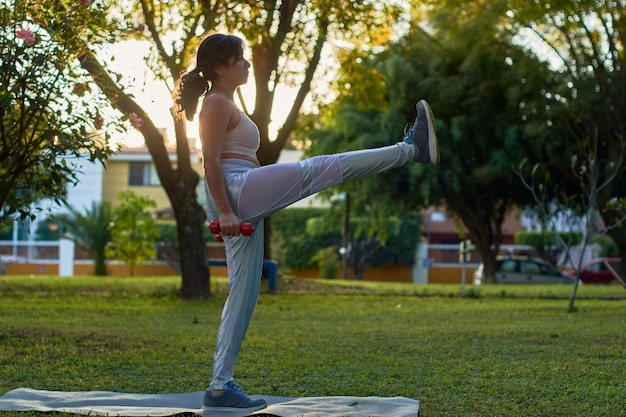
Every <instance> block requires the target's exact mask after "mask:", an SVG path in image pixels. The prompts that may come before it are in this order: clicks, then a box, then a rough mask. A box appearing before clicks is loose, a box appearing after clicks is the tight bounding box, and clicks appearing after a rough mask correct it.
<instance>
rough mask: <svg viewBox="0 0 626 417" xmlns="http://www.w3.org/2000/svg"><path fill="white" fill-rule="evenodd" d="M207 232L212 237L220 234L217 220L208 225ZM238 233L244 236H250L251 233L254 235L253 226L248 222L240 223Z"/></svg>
mask: <svg viewBox="0 0 626 417" xmlns="http://www.w3.org/2000/svg"><path fill="white" fill-rule="evenodd" d="M209 230H210V231H211V233H213V234H214V235H218V234H219V233H220V223H219V222H218V221H217V220H211V222H210V223H209ZM239 231H240V232H241V234H242V235H244V236H252V233H254V225H253V224H252V223H249V222H244V223H241V225H240V226H239Z"/></svg>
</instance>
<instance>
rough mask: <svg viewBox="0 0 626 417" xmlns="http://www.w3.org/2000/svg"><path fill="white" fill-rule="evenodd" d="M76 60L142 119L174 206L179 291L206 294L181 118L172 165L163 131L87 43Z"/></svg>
mask: <svg viewBox="0 0 626 417" xmlns="http://www.w3.org/2000/svg"><path fill="white" fill-rule="evenodd" d="M79 60H80V63H81V66H82V67H83V68H84V69H85V70H87V71H88V72H89V74H90V75H91V76H92V77H93V80H94V82H95V83H96V84H97V85H98V87H99V88H100V89H101V90H102V91H103V92H104V93H105V94H106V96H107V97H108V98H109V100H110V101H111V104H112V106H113V107H114V108H116V109H118V110H119V111H120V112H122V113H123V114H126V115H128V114H130V113H135V114H137V115H138V116H139V117H141V118H142V119H143V124H142V125H141V126H140V127H139V128H138V129H139V131H140V132H141V134H142V135H143V137H144V139H145V141H146V145H147V146H148V150H149V152H150V155H151V156H152V161H153V162H154V165H155V167H156V170H157V173H158V175H159V179H160V180H161V184H162V186H163V189H164V190H165V192H166V193H167V196H168V198H169V200H170V204H171V205H172V209H173V210H174V216H175V218H176V224H177V227H178V250H179V253H180V267H181V268H180V270H181V275H182V289H181V293H182V295H183V297H186V298H208V297H209V296H210V286H209V266H208V259H207V258H208V257H207V253H206V252H207V251H206V243H205V241H204V234H203V227H204V221H205V215H204V212H203V210H202V207H200V205H199V204H198V200H197V195H196V186H197V185H198V181H199V176H198V174H197V173H196V172H195V171H194V170H193V169H192V168H191V165H190V155H189V145H188V143H187V137H186V132H185V129H184V126H185V124H184V122H180V121H179V122H178V123H176V126H175V127H176V144H177V147H176V151H177V156H178V160H177V165H178V166H177V168H176V169H174V167H173V166H172V162H171V161H170V155H169V153H168V151H167V148H166V147H165V141H164V138H163V135H161V133H160V132H159V130H158V129H157V128H156V127H155V126H154V123H153V122H152V120H150V118H149V117H148V115H147V114H146V113H145V112H144V111H143V109H142V108H141V107H140V106H139V104H137V103H136V102H135V101H134V100H133V98H132V97H131V96H129V95H128V94H126V93H125V92H124V91H122V90H121V89H120V88H119V87H118V86H117V84H116V83H115V82H114V81H113V80H112V79H111V77H110V76H109V75H108V74H107V73H106V71H105V70H104V68H103V67H102V65H101V64H100V63H99V62H98V61H97V60H96V58H95V55H94V53H93V52H92V51H90V50H89V49H88V48H87V47H85V49H84V52H83V53H82V54H80V55H79Z"/></svg>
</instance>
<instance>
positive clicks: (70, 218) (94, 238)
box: [55, 201, 113, 276]
mask: <svg viewBox="0 0 626 417" xmlns="http://www.w3.org/2000/svg"><path fill="white" fill-rule="evenodd" d="M67 209H68V213H65V214H60V215H56V216H55V220H56V221H57V222H59V223H61V224H62V225H63V226H64V227H65V231H66V232H67V234H68V235H69V236H68V237H69V238H70V239H72V240H74V242H76V245H78V247H80V248H81V249H83V250H84V251H85V252H87V253H88V254H89V256H90V257H92V258H93V259H94V261H95V267H94V271H93V273H94V275H100V276H101V275H107V274H108V271H107V267H106V263H105V261H106V254H105V248H106V245H107V243H109V242H110V241H111V232H110V230H109V225H110V224H111V222H112V221H113V208H112V206H111V203H110V202H106V201H105V202H95V201H94V202H92V204H91V208H85V210H84V213H81V212H79V211H78V210H76V209H75V208H73V207H69V206H68V207H67Z"/></svg>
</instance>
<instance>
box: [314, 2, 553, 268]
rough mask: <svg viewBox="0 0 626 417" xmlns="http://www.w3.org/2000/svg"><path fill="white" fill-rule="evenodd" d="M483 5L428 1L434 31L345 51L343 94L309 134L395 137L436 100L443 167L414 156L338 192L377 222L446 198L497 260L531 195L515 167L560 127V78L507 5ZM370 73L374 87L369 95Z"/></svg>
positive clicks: (349, 143)
mask: <svg viewBox="0 0 626 417" xmlns="http://www.w3.org/2000/svg"><path fill="white" fill-rule="evenodd" d="M483 4H484V2H476V1H470V2H456V1H454V2H445V1H442V2H437V5H438V6H440V5H444V6H445V7H433V8H432V9H430V11H429V12H428V17H427V18H428V21H429V27H428V31H424V30H421V29H418V28H417V24H418V23H419V22H413V23H414V25H413V26H412V27H413V28H414V29H411V30H409V31H408V33H407V34H406V35H405V36H404V37H402V38H401V39H400V40H399V41H398V42H397V43H395V44H393V45H392V46H391V47H389V48H387V49H385V50H383V51H381V52H379V53H372V52H371V51H368V50H363V51H358V50H355V51H353V52H351V53H349V54H347V55H346V58H347V59H346V60H345V61H342V67H341V69H340V75H339V79H340V80H341V86H342V89H341V90H340V91H341V94H340V95H339V97H338V99H337V100H335V101H334V103H332V104H331V105H329V106H327V107H326V108H322V109H321V113H320V117H319V118H317V119H316V120H314V121H313V122H314V123H317V124H313V123H312V124H311V125H309V126H305V127H303V128H302V133H303V135H306V137H307V139H309V140H311V142H312V143H311V146H310V148H309V149H308V150H307V154H308V155H314V154H320V153H335V152H342V151H347V150H352V149H361V148H371V147H378V146H383V145H388V144H390V143H393V142H394V140H400V139H401V138H402V129H403V127H404V126H405V124H407V123H412V122H413V120H414V117H415V102H416V100H417V99H420V98H424V99H426V100H427V101H428V102H429V103H430V104H431V106H432V108H433V111H434V114H435V117H436V120H437V131H438V136H439V142H440V153H441V160H442V163H441V165H440V166H437V167H435V166H432V165H417V164H413V165H410V166H405V167H401V168H398V169H394V170H390V171H388V172H385V173H382V174H379V175H375V176H372V177H368V178H364V179H360V180H358V181H354V182H351V183H349V184H344V185H342V186H341V187H338V190H333V191H339V192H349V193H350V195H351V196H353V200H352V205H353V208H354V211H355V212H358V213H361V214H362V215H363V216H366V217H369V218H371V219H372V223H376V222H379V221H382V220H383V219H384V221H387V219H389V218H392V217H393V216H398V217H400V216H402V217H404V216H405V215H406V213H412V212H413V213H415V212H417V208H419V207H427V206H430V205H439V204H445V205H446V207H447V208H448V210H450V211H452V212H454V213H455V215H456V216H457V217H458V218H459V219H460V220H461V221H462V222H463V225H464V226H465V227H466V228H467V229H468V230H469V234H470V235H471V236H472V239H473V241H474V242H476V246H477V249H478V250H479V251H480V252H481V257H482V258H483V259H486V260H493V259H494V257H495V254H496V253H497V251H498V246H499V245H500V243H501V239H502V224H503V222H504V221H505V219H506V218H507V216H509V215H510V213H511V212H512V211H513V210H515V209H516V207H517V206H523V205H524V204H526V203H528V202H530V201H531V200H532V199H531V197H530V196H529V195H528V194H527V193H526V192H524V187H523V186H522V185H521V184H520V182H519V181H518V180H517V178H515V176H514V174H513V170H512V169H511V167H512V166H513V165H515V164H517V163H518V162H519V161H520V160H521V159H522V158H524V157H528V158H531V159H540V158H542V157H543V155H544V153H543V148H542V147H543V146H544V144H545V143H550V142H549V140H548V138H550V137H551V136H552V135H553V133H552V132H551V131H550V129H549V128H548V124H547V123H546V118H547V117H545V116H544V111H543V109H544V108H545V107H546V106H549V105H550V104H551V103H553V102H554V101H555V100H554V99H553V98H552V99H551V98H549V97H548V96H547V95H545V94H544V92H545V89H546V88H547V87H550V86H552V85H553V83H554V80H553V79H552V78H551V73H550V71H549V68H548V66H547V65H546V64H544V63H541V62H540V61H539V60H538V59H536V58H535V57H534V56H533V55H532V54H529V53H527V52H526V51H525V50H524V48H522V47H520V46H517V45H515V43H514V42H513V41H512V40H511V38H510V37H509V35H508V34H507V33H506V32H503V29H504V28H503V27H502V26H500V25H499V22H500V21H501V20H502V19H503V18H504V17H505V12H506V8H505V7H502V3H500V2H494V3H493V7H491V6H490V7H482V6H481V5H483ZM377 52H378V51H377ZM354 66H359V67H361V68H360V70H359V71H354V70H353V67H354ZM376 80H378V81H376ZM362 82H363V85H366V86H370V85H371V86H372V89H373V95H372V96H371V97H368V98H366V97H367V95H366V94H363V92H362V91H361V87H360V86H361V83H362ZM346 86H347V87H348V88H343V87H346ZM381 89H382V90H383V91H384V93H383V94H381ZM382 98H384V100H383V99H382ZM320 124H321V128H320V129H317V130H316V129H314V128H315V127H318V126H319V125H320ZM377 228H378V229H380V230H386V229H387V228H386V227H380V226H378V227H377ZM382 240H383V241H386V240H387V239H382Z"/></svg>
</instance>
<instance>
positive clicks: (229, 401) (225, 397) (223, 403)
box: [203, 381, 267, 411]
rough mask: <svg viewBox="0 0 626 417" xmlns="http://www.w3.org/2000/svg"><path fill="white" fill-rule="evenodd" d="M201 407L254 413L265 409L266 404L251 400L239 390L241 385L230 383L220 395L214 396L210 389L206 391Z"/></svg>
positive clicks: (261, 400)
mask: <svg viewBox="0 0 626 417" xmlns="http://www.w3.org/2000/svg"><path fill="white" fill-rule="evenodd" d="M203 405H204V407H205V408H212V409H215V410H219V409H222V408H224V409H226V408H238V409H246V411H256V410H260V409H262V408H265V407H267V402H266V401H265V400H263V399H258V400H253V399H252V398H250V397H248V396H247V395H246V394H245V393H244V392H243V391H242V390H241V385H239V384H235V383H234V382H233V381H230V382H229V383H228V384H226V387H225V388H224V392H222V393H221V394H217V395H215V394H213V393H212V392H211V390H210V389H208V390H206V392H205V393H204V402H203Z"/></svg>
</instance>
